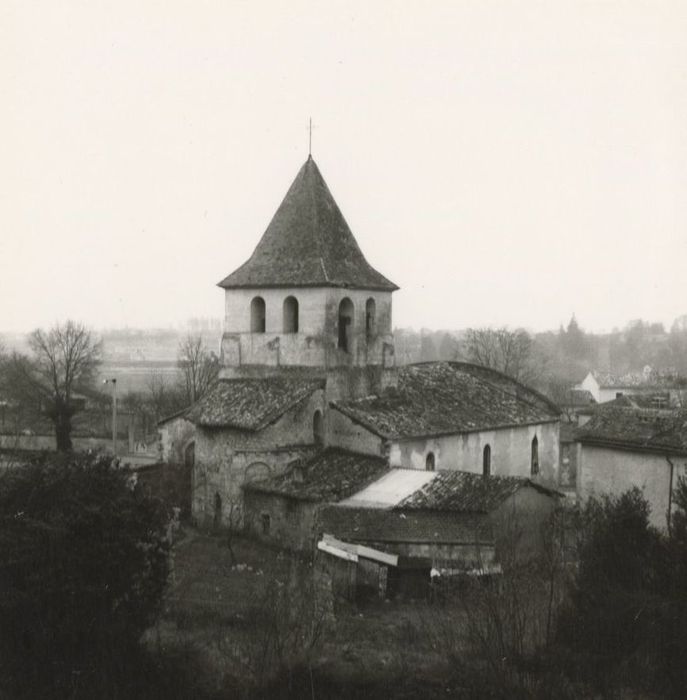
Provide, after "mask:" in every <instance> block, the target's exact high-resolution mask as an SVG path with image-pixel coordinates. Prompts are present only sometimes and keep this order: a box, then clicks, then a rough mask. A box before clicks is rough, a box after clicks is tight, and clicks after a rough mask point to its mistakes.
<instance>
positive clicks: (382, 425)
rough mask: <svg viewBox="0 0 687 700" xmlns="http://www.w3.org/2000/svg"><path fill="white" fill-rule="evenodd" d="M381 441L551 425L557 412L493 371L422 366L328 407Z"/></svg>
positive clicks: (462, 366)
mask: <svg viewBox="0 0 687 700" xmlns="http://www.w3.org/2000/svg"><path fill="white" fill-rule="evenodd" d="M332 405H333V406H334V408H336V409H337V410H339V411H340V412H341V413H343V414H345V415H347V416H348V417H349V418H351V419H352V420H354V421H356V422H358V423H360V424H361V425H363V426H364V427H366V428H368V429H369V430H371V431H372V432H374V433H376V434H377V435H380V436H382V437H385V438H396V439H404V438H412V437H424V436H429V435H442V434H444V435H447V434H453V433H463V432H474V431H478V430H489V429H494V428H499V427H506V426H513V425H531V424H535V423H543V422H552V421H556V420H558V419H559V417H560V409H559V408H558V407H557V406H555V405H554V404H553V403H552V402H551V401H549V400H548V399H547V398H545V397H544V396H542V395H541V394H539V393H538V392H536V391H534V390H532V389H529V388H527V387H525V386H524V385H522V384H520V383H519V382H517V381H516V380H514V379H511V378H510V377H508V376H506V375H504V374H502V373H501V372H497V371H496V370H491V369H487V368H485V367H479V366H477V365H471V364H468V363H464V362H426V363H420V364H417V365H407V366H405V367H402V368H400V369H399V381H398V388H397V389H395V390H388V391H386V392H385V393H384V394H382V395H380V396H371V397H367V398H364V399H358V400H354V401H339V402H334V403H332Z"/></svg>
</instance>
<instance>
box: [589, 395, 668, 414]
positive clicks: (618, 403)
mask: <svg viewBox="0 0 687 700" xmlns="http://www.w3.org/2000/svg"><path fill="white" fill-rule="evenodd" d="M612 407H616V408H652V409H663V410H671V406H670V393H669V392H667V391H665V392H654V391H652V392H650V393H641V394H623V395H622V396H618V397H617V398H615V399H613V400H612V401H605V402H604V403H602V404H601V405H600V406H599V407H598V408H599V409H600V410H605V409H607V408H612Z"/></svg>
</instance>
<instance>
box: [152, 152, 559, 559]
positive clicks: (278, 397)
mask: <svg viewBox="0 0 687 700" xmlns="http://www.w3.org/2000/svg"><path fill="white" fill-rule="evenodd" d="M219 286H220V287H221V288H222V289H223V290H224V310H225V313H224V333H223V336H222V340H221V357H220V361H221V371H220V380H219V381H218V383H217V384H216V385H215V387H214V388H213V389H212V390H211V391H210V392H209V393H208V394H207V395H206V396H204V397H203V398H202V399H201V400H200V401H198V402H197V403H196V404H195V405H193V406H192V407H191V408H190V409H188V410H187V411H185V412H184V413H183V414H181V415H176V416H173V417H170V418H169V419H167V420H165V421H163V422H162V423H161V424H160V430H161V442H162V447H163V455H164V458H165V459H167V460H170V461H175V460H176V461H182V462H183V461H184V460H185V461H186V463H187V464H188V466H189V469H192V514H193V516H194V518H195V519H196V520H197V521H199V522H214V523H215V524H216V525H220V524H225V525H226V524H235V523H238V522H240V523H241V524H242V525H243V526H245V527H247V528H249V529H253V530H254V531H255V532H257V533H258V534H260V535H263V536H265V537H267V538H270V537H271V538H276V539H277V540H280V541H283V543H284V544H285V545H291V546H294V547H296V548H306V547H307V546H308V542H310V540H311V539H312V538H311V535H312V533H311V532H309V530H310V529H312V528H314V527H316V525H314V523H315V522H316V518H315V516H314V515H313V514H312V513H310V516H311V517H309V518H307V519H306V520H307V524H305V525H304V524H303V523H302V522H300V521H298V522H297V523H295V524H294V522H293V520H291V521H289V518H288V517H286V516H284V513H283V510H284V509H283V508H281V507H280V508H281V510H280V513H281V516H284V517H281V516H280V514H279V513H275V512H272V511H271V510H270V505H269V502H268V501H269V498H270V497H271V496H274V497H276V498H277V499H281V501H280V502H283V499H284V498H286V499H289V498H293V499H296V500H298V499H299V498H300V497H305V495H308V494H309V496H308V498H306V500H307V501H308V503H309V504H311V505H312V504H315V505H321V506H325V505H326V506H332V505H335V504H337V503H345V502H346V500H347V499H351V498H353V501H355V502H358V501H356V499H355V495H356V494H357V493H362V492H364V491H365V490H366V489H369V488H370V487H371V486H374V484H375V483H376V482H377V481H378V480H380V479H381V480H382V481H383V482H384V488H383V489H382V491H383V493H382V494H381V495H380V497H379V501H380V502H383V503H384V504H386V505H385V506H384V507H392V506H393V503H392V501H394V498H395V497H396V496H397V497H398V498H396V500H397V501H398V502H400V501H402V500H407V499H408V498H411V500H412V497H413V494H414V493H415V492H417V491H418V490H419V489H422V488H423V487H426V486H427V483H428V481H429V480H430V479H433V478H434V476H435V474H433V473H436V474H441V473H444V472H461V473H467V474H471V475H480V476H481V477H483V478H482V479H480V480H479V482H477V488H478V489H482V490H483V489H484V488H490V486H489V485H490V484H494V485H496V486H499V487H501V488H502V487H503V485H504V483H506V482H505V481H504V480H508V479H510V480H511V481H512V484H515V483H516V481H517V483H518V484H525V483H526V484H527V485H528V486H532V485H533V486H535V487H537V486H541V488H542V489H544V488H545V487H555V486H556V485H557V482H558V446H559V415H560V411H559V409H558V408H557V407H556V406H555V405H554V404H553V403H551V402H550V401H549V400H548V399H547V398H546V397H544V396H543V395H541V394H539V393H538V392H536V391H534V390H532V389H530V388H528V387H526V386H524V385H522V384H520V383H519V382H517V381H515V380H514V379H512V378H510V377H508V376H506V375H504V374H501V373H500V372H497V371H495V370H491V369H487V368H484V367H479V366H476V365H471V364H468V363H462V362H430V363H420V364H416V365H406V366H400V367H399V366H397V365H396V362H395V356H394V338H393V331H392V329H393V326H392V306H393V294H394V292H395V291H396V290H398V287H397V286H396V285H395V284H394V283H393V282H391V281H390V280H389V279H388V278H387V277H385V276H384V275H382V274H381V273H380V272H378V271H377V270H375V269H374V268H373V267H372V266H371V265H370V264H369V263H368V262H367V260H366V259H365V256H364V255H363V253H362V251H361V250H360V247H359V246H358V244H357V242H356V240H355V237H354V236H353V233H352V232H351V230H350V228H349V226H348V224H347V223H346V220H345V219H344V216H343V214H342V213H341V210H340V209H339V207H338V205H337V203H336V201H335V200H334V197H333V196H332V194H331V192H330V190H329V188H328V187H327V184H326V183H325V181H324V178H323V177H322V175H321V173H320V170H319V169H318V167H317V165H316V164H315V161H314V160H313V158H312V157H311V156H309V157H308V159H307V161H306V162H305V164H304V165H303V166H302V167H301V169H300V171H299V172H298V174H297V175H296V178H295V180H294V181H293V183H292V185H291V187H290V188H289V190H288V192H287V193H286V196H285V197H284V200H283V201H282V203H281V204H280V205H279V208H278V209H277V211H276V213H275V214H274V216H273V218H272V220H271V222H270V224H269V225H268V227H267V229H266V231H265V232H264V234H263V235H262V238H261V239H260V241H259V242H258V244H257V247H256V248H255V250H254V252H253V254H252V255H251V257H250V258H249V260H248V261H246V262H245V263H244V264H243V265H242V266H241V267H239V268H238V269H237V270H235V271H234V272H232V273H231V274H229V275H228V276H227V277H225V278H224V279H223V280H222V281H221V282H220V283H219ZM394 475H395V476H394ZM513 480H515V481H513ZM468 481H470V479H467V481H466V479H447V480H441V483H444V484H451V485H452V486H451V488H454V489H460V488H461V484H462V485H463V487H464V486H465V484H466V483H467V482H468ZM436 483H437V484H438V483H439V481H437V482H436ZM470 483H472V482H470ZM508 483H511V482H508ZM373 490H374V489H373ZM507 490H508V489H506V491H507ZM454 501H455V499H454ZM394 502H395V501H394ZM251 504H252V505H251ZM256 509H257V510H256ZM287 510H288V509H287ZM280 517H281V521H280ZM314 518H315V519H314ZM278 522H282V528H281V530H280V528H279V527H278ZM304 529H305V530H306V531H308V532H303V530H304ZM289 530H299V531H300V536H299V537H295V539H294V537H289V533H288V531H289ZM315 536H316V535H315ZM284 538H286V539H284ZM296 540H297V542H296Z"/></svg>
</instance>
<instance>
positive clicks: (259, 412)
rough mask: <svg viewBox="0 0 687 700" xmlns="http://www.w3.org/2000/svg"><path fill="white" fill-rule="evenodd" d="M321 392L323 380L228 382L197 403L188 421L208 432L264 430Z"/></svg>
mask: <svg viewBox="0 0 687 700" xmlns="http://www.w3.org/2000/svg"><path fill="white" fill-rule="evenodd" d="M321 388H323V382H322V381H321V380H306V379H295V378H282V377H270V378H267V379H224V380H221V381H219V382H217V384H216V385H215V386H214V387H213V388H212V389H211V390H210V391H209V392H208V393H207V394H206V395H205V396H204V397H203V398H202V399H200V401H198V402H197V403H195V404H194V405H193V406H192V407H191V408H190V409H189V410H188V413H187V414H186V417H187V418H188V419H189V420H190V421H192V422H193V423H196V424H198V425H202V426H204V427H208V428H225V427H230V428H239V429H241V430H262V428H264V427H265V426H267V425H269V424H270V423H273V422H274V421H275V420H277V418H279V417H280V416H281V415H283V414H284V413H285V412H286V411H287V410H288V409H289V408H291V407H292V406H295V405H296V404H297V403H300V402H301V401H302V400H303V399H305V398H307V397H308V396H310V395H311V394H312V393H313V392H314V391H316V390H317V389H321Z"/></svg>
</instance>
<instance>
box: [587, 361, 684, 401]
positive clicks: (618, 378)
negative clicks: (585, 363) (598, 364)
mask: <svg viewBox="0 0 687 700" xmlns="http://www.w3.org/2000/svg"><path fill="white" fill-rule="evenodd" d="M575 389H581V390H586V391H589V392H590V394H591V395H592V396H593V397H594V399H595V401H596V402H597V403H606V402H607V401H612V400H613V399H616V398H618V397H619V396H625V395H637V394H646V393H655V392H660V391H665V392H668V394H669V397H670V401H671V403H672V404H673V405H675V404H677V403H680V399H681V398H683V392H684V389H685V385H684V381H683V380H681V379H680V377H678V376H677V374H676V373H675V372H659V371H657V370H654V369H652V368H651V367H649V366H646V367H645V368H644V370H643V371H642V372H631V373H627V374H622V375H618V374H612V373H611V372H600V371H597V370H594V371H592V372H589V373H588V374H587V376H586V377H585V378H584V379H583V380H582V381H581V382H580V383H579V384H578V385H577V386H576V387H575Z"/></svg>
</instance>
